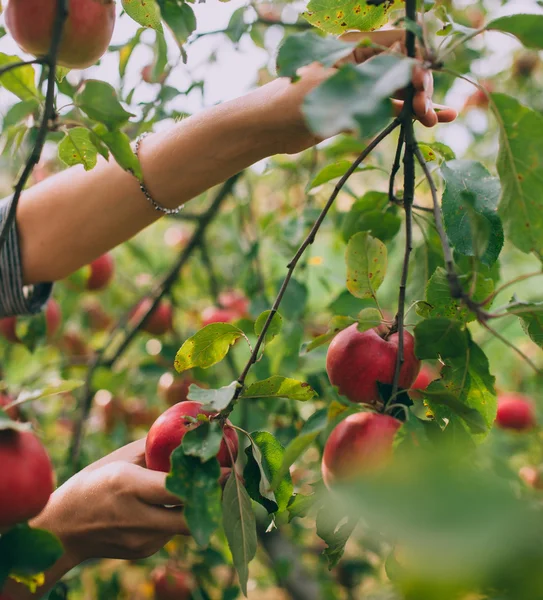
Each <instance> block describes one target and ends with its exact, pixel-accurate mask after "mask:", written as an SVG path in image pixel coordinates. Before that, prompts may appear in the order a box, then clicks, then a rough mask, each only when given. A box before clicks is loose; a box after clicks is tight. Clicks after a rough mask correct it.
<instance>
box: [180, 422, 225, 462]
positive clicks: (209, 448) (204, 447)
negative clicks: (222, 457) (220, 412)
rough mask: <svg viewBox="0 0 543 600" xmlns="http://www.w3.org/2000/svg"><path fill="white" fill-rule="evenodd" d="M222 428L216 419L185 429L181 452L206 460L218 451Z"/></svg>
mask: <svg viewBox="0 0 543 600" xmlns="http://www.w3.org/2000/svg"><path fill="white" fill-rule="evenodd" d="M221 442H222V430H221V427H220V425H219V423H218V422H217V421H206V422H204V423H202V424H201V425H198V427H195V428H194V429H191V430H190V431H187V433H186V434H185V436H184V437H183V452H184V453H185V455H187V456H196V457H198V458H199V459H200V460H201V461H202V462H207V461H208V460H210V459H212V458H213V457H214V456H217V454H218V453H219V450H220V447H221Z"/></svg>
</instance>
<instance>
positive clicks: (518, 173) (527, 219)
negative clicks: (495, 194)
mask: <svg viewBox="0 0 543 600" xmlns="http://www.w3.org/2000/svg"><path fill="white" fill-rule="evenodd" d="M491 98H492V103H493V105H494V106H495V111H496V116H497V118H498V121H499V123H500V151H499V154H498V161H497V167H498V173H499V175H500V180H501V183H502V197H501V200H500V208H499V214H500V216H501V218H502V221H503V224H504V228H505V232H506V235H507V238H508V239H509V240H510V241H511V242H513V244H515V246H516V247H517V248H519V250H522V251H523V252H526V253H528V252H534V253H535V254H537V255H538V256H539V258H540V259H543V236H542V235H541V231H542V230H543V180H542V179H541V176H540V166H541V165H542V164H543V116H542V115H540V114H539V113H537V112H535V111H533V110H531V109H530V108H528V107H526V106H523V105H522V104H520V103H519V102H518V101H517V100H515V99H514V98H511V97H509V96H506V95H505V94H492V95H491Z"/></svg>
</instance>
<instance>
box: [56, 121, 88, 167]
mask: <svg viewBox="0 0 543 600" xmlns="http://www.w3.org/2000/svg"><path fill="white" fill-rule="evenodd" d="M58 156H59V158H60V160H61V161H62V162H63V163H64V164H66V165H68V166H69V167H73V166H74V165H83V167H84V168H85V171H90V170H91V169H93V168H94V167H95V166H96V163H97V156H98V151H97V150H96V146H95V145H94V144H93V143H92V139H91V132H90V131H89V130H88V129H86V128H85V127H74V128H73V129H68V131H67V132H66V136H65V137H64V139H63V140H62V142H60V144H59V145H58Z"/></svg>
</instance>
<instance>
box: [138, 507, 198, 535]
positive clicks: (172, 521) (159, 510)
mask: <svg viewBox="0 0 543 600" xmlns="http://www.w3.org/2000/svg"><path fill="white" fill-rule="evenodd" d="M151 524H152V527H153V529H155V530H157V531H163V532H164V533H167V534H168V535H170V536H172V535H190V530H189V527H188V525H187V522H186V520H185V517H184V516H183V509H182V508H180V507H173V508H165V507H162V506H161V507H157V506H154V507H153V508H152V509H150V512H149V517H148V520H146V525H147V526H150V525H151Z"/></svg>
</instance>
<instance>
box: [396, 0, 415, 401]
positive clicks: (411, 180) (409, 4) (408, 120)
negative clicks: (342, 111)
mask: <svg viewBox="0 0 543 600" xmlns="http://www.w3.org/2000/svg"><path fill="white" fill-rule="evenodd" d="M405 17H406V19H407V20H408V21H411V22H413V23H416V21H417V2H416V0H407V1H406V4H405ZM405 35H406V38H405V45H406V50H407V56H408V57H410V58H415V56H416V54H417V48H416V44H417V39H416V35H415V34H414V33H413V31H411V30H410V29H406V33H405ZM414 98H415V88H414V86H413V84H412V83H411V84H410V85H409V86H408V87H407V90H406V94H405V103H404V107H403V110H402V114H401V115H400V119H401V121H402V131H403V134H404V140H403V142H404V144H405V151H404V157H403V165H404V167H403V168H404V184H403V206H404V210H405V251H404V260H403V267H402V275H401V280H400V293H399V298H398V312H397V313H396V320H395V323H394V325H393V327H392V329H391V332H394V331H397V332H398V352H397V355H396V366H395V369H394V379H393V382H392V397H395V396H396V394H397V393H398V388H399V385H400V373H401V370H402V365H403V363H404V359H405V357H404V320H405V298H406V290H407V281H408V278H409V261H410V258H411V251H412V250H413V215H412V209H413V201H414V200H415V176H416V174H415V148H416V146H417V142H416V140H415V129H414V124H413V99H414ZM396 157H397V158H398V159H399V156H398V153H397V154H396ZM398 162H399V161H398ZM395 166H396V164H395ZM392 185H393V183H392ZM392 193H394V190H392Z"/></svg>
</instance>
